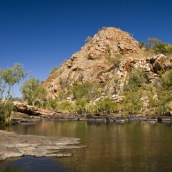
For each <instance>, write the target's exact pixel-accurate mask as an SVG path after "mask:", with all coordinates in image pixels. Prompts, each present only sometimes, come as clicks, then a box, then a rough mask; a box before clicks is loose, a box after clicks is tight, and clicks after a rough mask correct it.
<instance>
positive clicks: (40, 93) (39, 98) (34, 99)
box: [20, 78, 46, 106]
mask: <svg viewBox="0 0 172 172" xmlns="http://www.w3.org/2000/svg"><path fill="white" fill-rule="evenodd" d="M20 91H21V93H22V95H23V99H24V100H26V101H27V102H28V104H32V105H33V106H34V105H37V106H43V105H44V103H45V100H46V90H45V89H44V88H43V87H41V86H40V81H39V79H35V78H30V79H29V80H27V81H25V82H24V83H23V86H21V88H20Z"/></svg>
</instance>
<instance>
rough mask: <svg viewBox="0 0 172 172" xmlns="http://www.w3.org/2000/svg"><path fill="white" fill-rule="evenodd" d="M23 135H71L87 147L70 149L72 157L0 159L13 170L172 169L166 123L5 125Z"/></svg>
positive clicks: (0, 167)
mask: <svg viewBox="0 0 172 172" xmlns="http://www.w3.org/2000/svg"><path fill="white" fill-rule="evenodd" d="M6 130H8V131H17V132H18V133H20V134H32V135H44V136H68V137H77V138H80V139H81V144H82V145H87V146H88V147H87V148H82V149H76V150H72V151H70V152H72V153H73V156H72V157H70V158H33V157H29V156H25V157H22V158H17V159H13V158H11V159H8V160H6V161H2V162H0V171H6V172H7V171H8V172H9V171H10V172H19V171H22V172H34V171H35V172H137V171H138V172H151V171H154V172H170V171H172V126H171V125H165V124H158V123H157V124H154V125H151V124H147V123H135V124H108V125H106V124H104V123H94V122H84V121H80V122H54V121H43V122H41V123H40V124H37V125H18V126H10V127H8V128H6Z"/></svg>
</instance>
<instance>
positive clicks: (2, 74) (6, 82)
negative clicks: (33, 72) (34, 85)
mask: <svg viewBox="0 0 172 172" xmlns="http://www.w3.org/2000/svg"><path fill="white" fill-rule="evenodd" d="M22 68H23V65H21V64H14V66H13V67H12V68H6V69H0V123H1V125H2V124H5V125H8V124H10V116H11V112H12V110H13V108H14V107H13V103H12V94H11V90H12V87H13V86H14V85H15V84H16V83H19V82H20V81H21V80H22V79H24V78H25V77H26V76H27V74H26V73H25V72H24V71H23V70H22ZM3 97H4V99H3Z"/></svg>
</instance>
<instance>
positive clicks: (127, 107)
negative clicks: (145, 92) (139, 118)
mask: <svg viewBox="0 0 172 172" xmlns="http://www.w3.org/2000/svg"><path fill="white" fill-rule="evenodd" d="M124 96H125V98H124V99H123V104H122V111H123V112H124V113H131V114H137V113H139V112H140V110H141V108H142V107H143V104H142V101H141V100H140V98H141V95H140V94H139V93H138V92H125V93H124Z"/></svg>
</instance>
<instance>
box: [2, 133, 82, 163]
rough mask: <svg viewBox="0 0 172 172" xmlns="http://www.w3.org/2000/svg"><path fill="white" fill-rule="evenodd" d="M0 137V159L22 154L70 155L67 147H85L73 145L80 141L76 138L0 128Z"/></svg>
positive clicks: (35, 155)
mask: <svg viewBox="0 0 172 172" xmlns="http://www.w3.org/2000/svg"><path fill="white" fill-rule="evenodd" d="M0 138H1V139H0V160H5V159H7V158H11V157H21V156H24V155H30V156H34V157H70V156H72V153H69V152H67V151H68V150H69V149H77V148H83V147H85V146H76V145H75V144H79V143H80V142H79V141H80V139H78V138H68V137H46V136H33V135H19V134H17V133H14V132H7V131H4V130H0Z"/></svg>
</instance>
